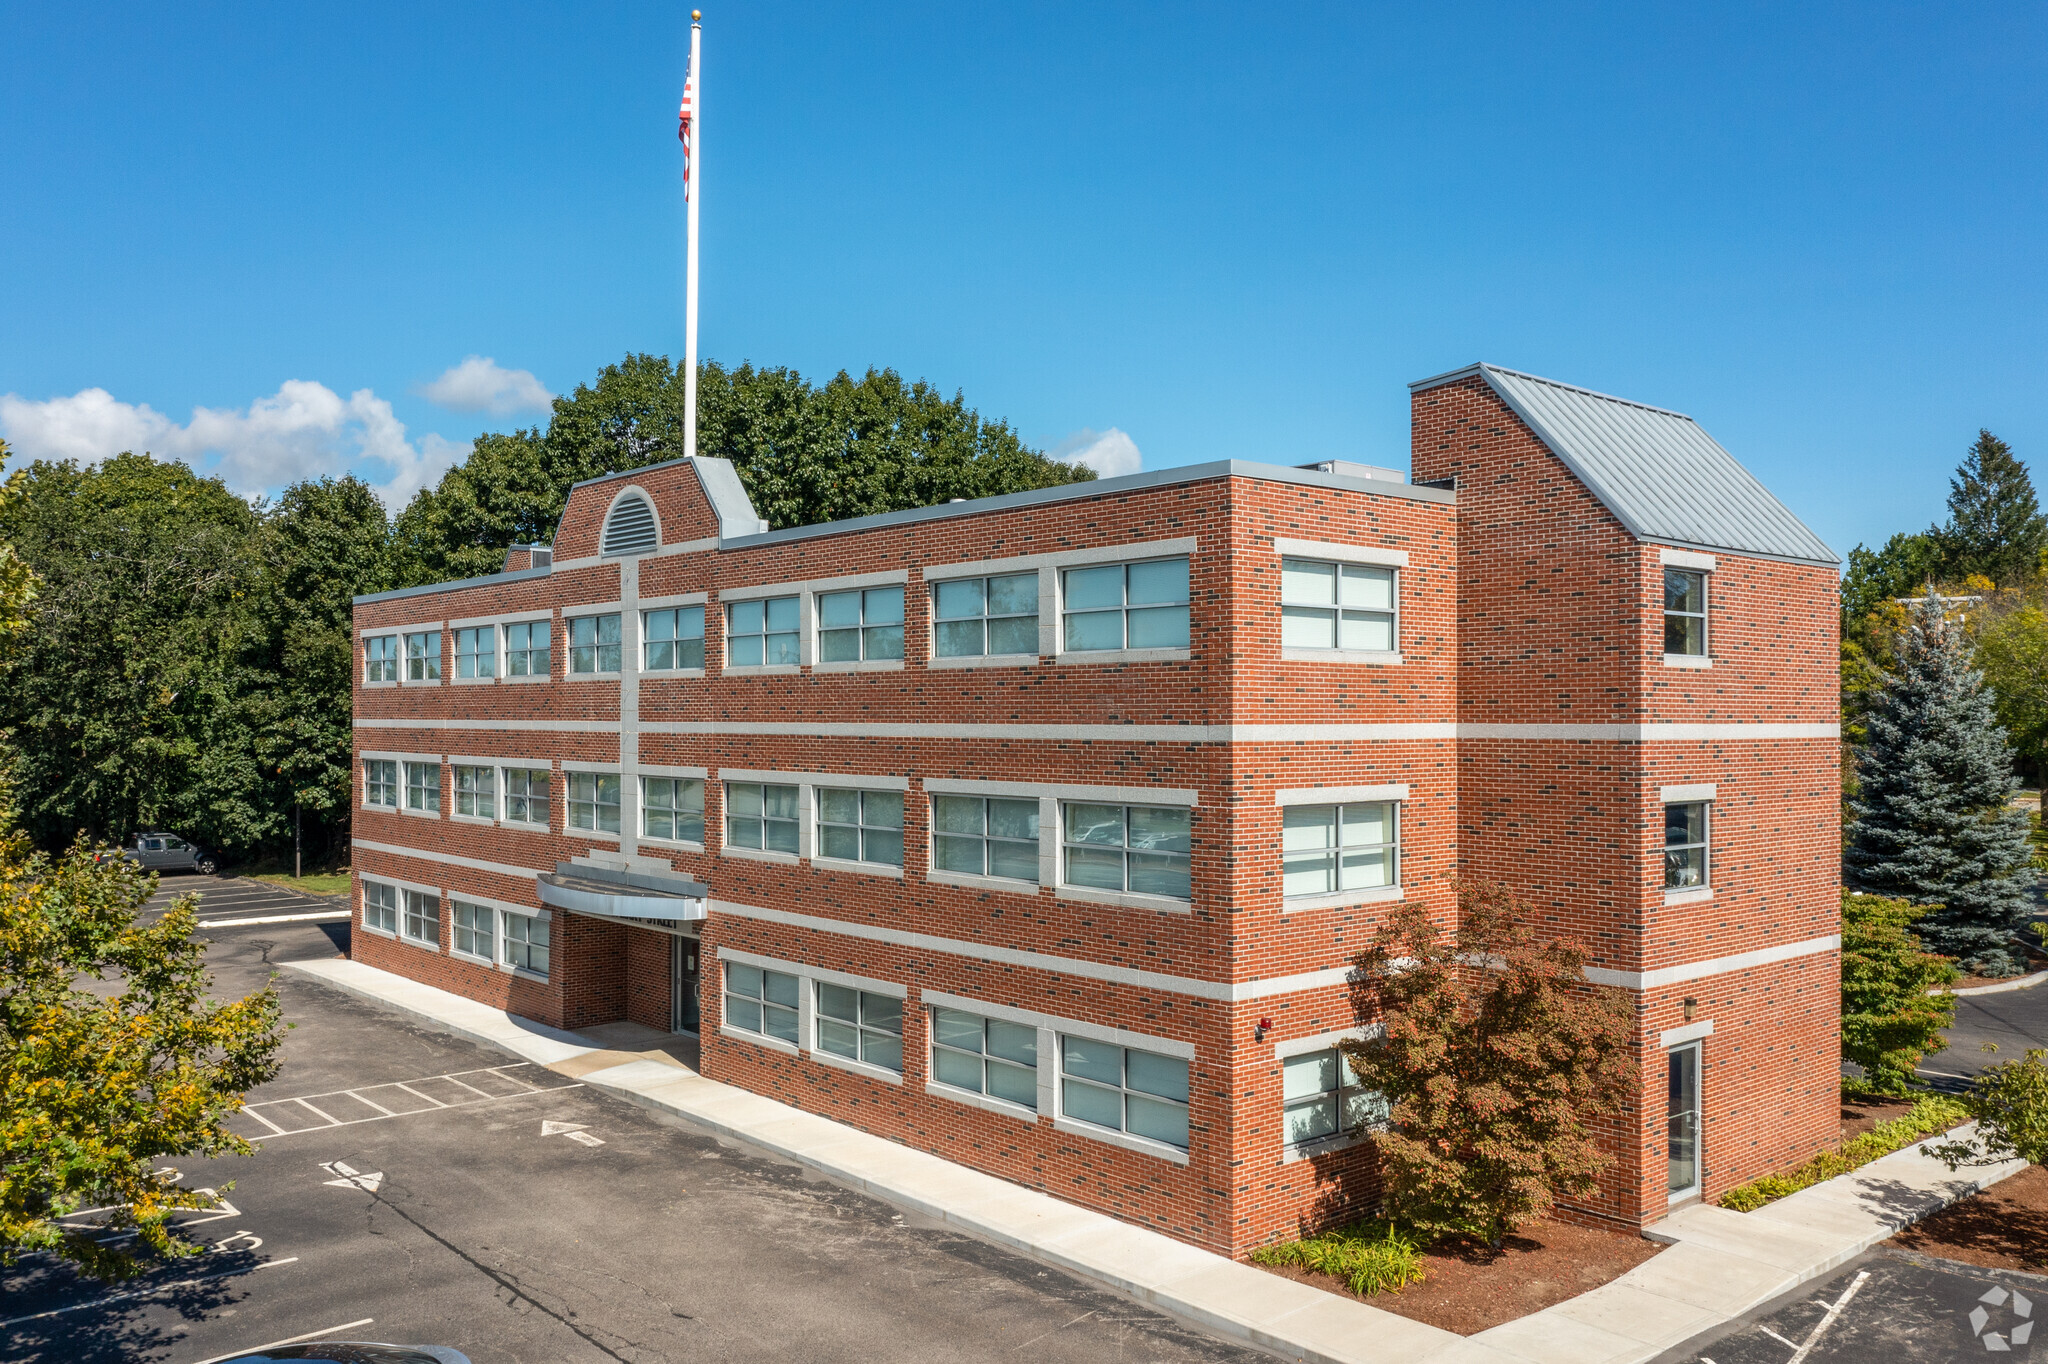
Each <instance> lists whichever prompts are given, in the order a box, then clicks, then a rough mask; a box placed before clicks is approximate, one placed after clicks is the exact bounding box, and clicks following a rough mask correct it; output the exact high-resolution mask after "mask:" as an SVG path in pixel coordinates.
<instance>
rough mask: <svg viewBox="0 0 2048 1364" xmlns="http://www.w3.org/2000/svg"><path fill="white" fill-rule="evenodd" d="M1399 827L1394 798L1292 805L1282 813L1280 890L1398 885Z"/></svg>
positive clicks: (1300, 891)
mask: <svg viewBox="0 0 2048 1364" xmlns="http://www.w3.org/2000/svg"><path fill="white" fill-rule="evenodd" d="M1399 830H1400V813H1399V809H1398V807H1397V806H1396V805H1395V804H1394V802H1392V801H1376V802H1373V803H1371V804H1364V805H1290V806H1288V807H1287V808H1286V809H1284V810H1282V811H1281V812H1280V885H1281V889H1280V893H1281V894H1282V895H1283V896H1289V897H1294V896H1303V895H1328V894H1331V893H1332V892H1335V891H1343V890H1370V889H1372V888H1373V887H1375V886H1393V885H1399V884H1400V881H1401V868H1400V859H1399V849H1400V841H1399V839H1400V834H1399Z"/></svg>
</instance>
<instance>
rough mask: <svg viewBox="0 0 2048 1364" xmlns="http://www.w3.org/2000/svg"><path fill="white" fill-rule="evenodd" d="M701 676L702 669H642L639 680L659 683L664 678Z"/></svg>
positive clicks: (702, 673)
mask: <svg viewBox="0 0 2048 1364" xmlns="http://www.w3.org/2000/svg"><path fill="white" fill-rule="evenodd" d="M703 675H704V670H703V669H702V668H642V669H641V670H640V680H641V681H642V682H659V681H660V680H661V679H662V678H665V677H702V676H703Z"/></svg>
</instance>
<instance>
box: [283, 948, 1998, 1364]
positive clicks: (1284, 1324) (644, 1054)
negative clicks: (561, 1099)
mask: <svg viewBox="0 0 2048 1364" xmlns="http://www.w3.org/2000/svg"><path fill="white" fill-rule="evenodd" d="M285 964H286V965H287V966H288V967H290V968H291V969H293V970H297V971H300V972H303V973H305V974H306V975H309V976H312V977H313V978H315V979H317V980H321V981H324V982H326V983H327V984H330V985H333V986H336V987H338V988H340V989H342V990H346V991H348V992H349V993H351V994H354V995H357V996H360V997H361V998H364V999H367V1000H370V1001H372V1002H374V1003H378V1004H382V1005H385V1006H386V1007H389V1008H393V1009H396V1010H398V1011H400V1012H402V1013H406V1014H410V1015H411V1016H413V1017H414V1018H417V1019H419V1020H421V1021H422V1022H425V1023H427V1024H430V1025H432V1026H434V1027H437V1028H441V1029H444V1030H446V1031H449V1032H453V1033H455V1034H457V1035H459V1036H463V1037H467V1038H469V1039H470V1040H472V1041H475V1042H479V1043H482V1044H484V1045H486V1046H492V1047H496V1048H499V1049H500V1050H503V1051H507V1052H510V1053H511V1054H513V1055H515V1056H518V1057H520V1058H521V1059H524V1060H528V1061H533V1062H537V1063H539V1064H541V1065H545V1066H549V1067H552V1068H556V1069H559V1070H563V1071H565V1072H567V1073H571V1074H575V1075H576V1076H577V1077H578V1078H580V1079H581V1080H582V1081H583V1082H584V1083H585V1084H588V1085H591V1086H593V1087H595V1088H598V1089H603V1090H607V1091H609V1092H611V1093H613V1094H617V1095H619V1096H620V1097H622V1098H625V1099H628V1100H630V1101H631V1102H633V1103H636V1104H639V1105H641V1106H642V1107H645V1108H650V1109H654V1110H657V1111H659V1112H664V1113H669V1114H673V1115H674V1116H676V1117H679V1118H683V1119H685V1120H687V1121H689V1122H691V1123H693V1124H695V1125H697V1126H699V1127H703V1128H707V1129H709V1130H711V1131H714V1132H719V1133H722V1134H724V1135H726V1136H729V1137H732V1138H734V1139H736V1140H739V1141H744V1142H747V1143H748V1144H750V1145H753V1146H757V1147H761V1148H764V1149H766V1150H769V1151H773V1152H775V1153H776V1154H778V1155H782V1156H785V1157H787V1158H789V1159H791V1160H794V1161H797V1162H798V1163H800V1164H803V1165H807V1166H809V1167H811V1168H812V1169H815V1170H818V1171H820V1172H821V1173H823V1174H825V1175H827V1176H829V1177H831V1178H832V1179H835V1180H837V1181H839V1182H841V1183H844V1184H847V1185H849V1186H851V1187H854V1188H857V1189H861V1190H863V1191H865V1192H868V1193H871V1194H873V1195H874V1196H876V1197H877V1198H881V1199H883V1200H885V1201H887V1202H890V1203H893V1204H896V1205H897V1206H899V1207H905V1208H911V1209H914V1210H915V1211H918V1212H921V1213H924V1214H925V1215H927V1216H929V1217H933V1218H936V1219H938V1220H940V1221H943V1222H947V1223H950V1224H952V1225H954V1226H957V1227H960V1228H962V1229H963V1230H966V1231H970V1232H973V1233H975V1234H976V1235H978V1236H982V1237H985V1238H987V1239H989V1240H991V1241H995V1242H997V1243H998V1244H1000V1245H1004V1246H1008V1247H1010V1248H1012V1249H1014V1250H1018V1251H1021V1252H1022V1253H1024V1254H1026V1255H1029V1256H1031V1257H1033V1258H1034V1259H1037V1260H1040V1261H1043V1262H1044V1263H1046V1264H1050V1265H1055V1266H1058V1267H1059V1268H1061V1269H1065V1270H1068V1271H1070V1272H1072V1273H1075V1274H1079V1275H1081V1276H1083V1277H1086V1278H1089V1279H1092V1280H1094V1281H1096V1282H1098V1283H1103V1284H1107V1285H1109V1286H1110V1287H1112V1288H1116V1289H1119V1290H1121V1291H1123V1292H1126V1293H1128V1294H1130V1295H1131V1296H1132V1297H1134V1298H1137V1299H1138V1300H1139V1301H1141V1302H1144V1303H1147V1304H1149V1305H1150V1306H1153V1307H1156V1308H1159V1309H1160V1310H1162V1311H1165V1312H1170V1313H1172V1314H1173V1315H1175V1316H1178V1317H1181V1318H1183V1319H1184V1320H1187V1321H1191V1322H1195V1323H1197V1324H1199V1325H1201V1326H1202V1327H1204V1328H1206V1329H1208V1330H1211V1331H1214V1332H1216V1333H1217V1334H1219V1335H1222V1336H1226V1337H1229V1338H1232V1339H1235V1340H1243V1341H1249V1342H1251V1343H1253V1344H1255V1345H1260V1346H1263V1347H1265V1348H1267V1349H1269V1350H1273V1351H1275V1352H1276V1353H1278V1354H1280V1355H1281V1356H1283V1357H1285V1358H1288V1359H1294V1360H1301V1361H1314V1362H1315V1364H1395V1362H1396V1361H1400V1364H1638V1362H1639V1361H1643V1360H1648V1359H1652V1358H1654V1357H1655V1356H1656V1355H1658V1354H1659V1353H1661V1352H1662V1351H1664V1350H1666V1349H1669V1348H1670V1347H1671V1346H1673V1345H1676V1344H1678V1343H1680V1342H1681V1341H1684V1340H1686V1339H1689V1338H1690V1337H1692V1336H1694V1335H1696V1334H1698V1333H1699V1332H1701V1331H1704V1330H1706V1329H1708V1328H1709V1327H1712V1326H1715V1325H1718V1324H1719V1323H1721V1322H1723V1321H1726V1320H1728V1319H1730V1318H1733V1317H1737V1316H1740V1315H1742V1314H1743V1313H1744V1312H1747V1311H1749V1310H1750V1309H1751V1308H1753V1307H1756V1306H1758V1305H1759V1304H1761V1303H1764V1302H1768V1301H1769V1300H1770V1299H1772V1298H1774V1297H1777V1296H1778V1295H1779V1294H1781V1293H1785V1292H1788V1291H1790V1290H1791V1289H1793V1288H1796V1287H1797V1286H1798V1285H1800V1284H1801V1283H1804V1282H1806V1281H1807V1280H1809V1279H1812V1278H1815V1277H1818V1276H1819V1275H1822V1274H1825V1273H1826V1272H1828V1271H1829V1270H1831V1269H1833V1268H1835V1267H1837V1266H1839V1265H1841V1264H1843V1263H1845V1262H1847V1261H1848V1260H1851V1259H1853V1258H1855V1257H1856V1256H1857V1255H1859V1254H1861V1253H1862V1252H1863V1251H1865V1250H1867V1249H1869V1248H1870V1247H1871V1246H1873V1245H1875V1244H1877V1243H1878V1242H1879V1241H1882V1240H1884V1239H1885V1238H1886V1237H1888V1236H1890V1235H1891V1234H1892V1233H1893V1232H1894V1231H1896V1230H1898V1229H1899V1228H1900V1227H1902V1226H1905V1225H1907V1224H1908V1223H1910V1222H1913V1221H1916V1220H1917V1219H1919V1218H1921V1217H1924V1216H1926V1215H1927V1214H1928V1213H1930V1212H1933V1211H1935V1210H1936V1209H1938V1208H1940V1207H1942V1206H1944V1205H1946V1204H1947V1203H1949V1202H1951V1201H1953V1200H1954V1199H1956V1198H1959V1197H1961V1196H1963V1195H1964V1194H1967V1193H1971V1192H1974V1191H1975V1190H1977V1189H1979V1188H1982V1187H1984V1186H1985V1185H1987V1184H1991V1183H1994V1182H1996V1181H1997V1180H1999V1179H2003V1178H2005V1177H2006V1176H2007V1175H2010V1174H2014V1173H2017V1172H2018V1171H2019V1170H2021V1169H2023V1168H2025V1166H2024V1164H2023V1163H2020V1162H2013V1163H2011V1164H2008V1165H2003V1166H1996V1167H1992V1168H1991V1169H1989V1170H1983V1171H1976V1172H1960V1173H1958V1174H1954V1175H1951V1174H1949V1173H1948V1171H1947V1170H1945V1169H1944V1168H1943V1167H1942V1166H1941V1165H1939V1164H1937V1163H1936V1162H1934V1161H1932V1160H1928V1159H1926V1158H1924V1157H1922V1156H1921V1155H1920V1153H1919V1151H1918V1149H1917V1148H1908V1149H1906V1150H1904V1151H1900V1152H1896V1153H1894V1154H1892V1155H1889V1156H1886V1157H1884V1158H1883V1159H1882V1160H1878V1161H1874V1162H1872V1163H1871V1164H1869V1165H1866V1166H1864V1167H1863V1168H1862V1169H1861V1170H1858V1171H1856V1172H1855V1173H1854V1174H1850V1175H1845V1176H1842V1177H1841V1178H1839V1179H1835V1180H1831V1181H1829V1182H1828V1183H1826V1184H1822V1185H1818V1186H1816V1187H1814V1188H1811V1189H1807V1190H1804V1191H1802V1192H1800V1193H1797V1194H1794V1195H1792V1196H1791V1197H1790V1198H1786V1199H1782V1200H1780V1201H1779V1202H1777V1203H1774V1204H1771V1205H1770V1206H1769V1207H1766V1208H1763V1209H1760V1210H1759V1211H1757V1212H1754V1213H1747V1214H1744V1213H1734V1212H1728V1211H1726V1210H1725V1209H1722V1208H1714V1207H1705V1206H1695V1207H1689V1208H1684V1209H1681V1210H1680V1211H1679V1212H1677V1213H1674V1214H1673V1215H1672V1216H1671V1217H1670V1218H1669V1219H1667V1220H1666V1221H1664V1222H1662V1223H1660V1224H1658V1226H1657V1228H1656V1229H1655V1232H1654V1234H1653V1235H1654V1239H1656V1240H1659V1241H1666V1242H1669V1243H1670V1244H1669V1247H1668V1249H1666V1250H1664V1251H1663V1252H1662V1253H1661V1254H1659V1255H1657V1256H1656V1257H1655V1258H1654V1259H1651V1260H1649V1261H1647V1262H1645V1263H1643V1264H1641V1265H1638V1266H1637V1267H1636V1268H1635V1269H1633V1270H1631V1271H1629V1272H1628V1273H1627V1274H1624V1275H1623V1276H1621V1277H1620V1278H1618V1279H1616V1280H1615V1281H1613V1282H1612V1283H1609V1284H1605V1285H1603V1286H1602V1287H1600V1288H1596V1289H1594V1290H1592V1291H1591V1292H1588V1293H1583V1294H1581V1295H1580V1296H1578V1297H1576V1298H1572V1299H1570V1300H1569V1301H1566V1302H1562V1303H1559V1304H1557V1305H1556V1306H1555V1307H1550V1308H1546V1309H1545V1310H1543V1311H1541V1312H1537V1313H1533V1314H1531V1315H1530V1316H1527V1317H1523V1318H1521V1319H1520V1320H1519V1321H1512V1322H1509V1323H1507V1324H1506V1325H1503V1326H1496V1327H1494V1328H1493V1329H1491V1330H1489V1331H1484V1332H1481V1333H1480V1334H1478V1335H1476V1336H1472V1337H1461V1336H1457V1335H1454V1334H1452V1333H1451V1332H1449V1331H1443V1330H1439V1329H1438V1328H1436V1327H1433V1326H1425V1325H1423V1324H1422V1323H1420V1322H1415V1321H1410V1320H1409V1319H1408V1318H1406V1317H1402V1316H1397V1315H1395V1314H1394V1313H1391V1312H1385V1311H1382V1310H1380V1309H1379V1308H1376V1307H1371V1306H1368V1305H1367V1304H1365V1303H1361V1302H1357V1301H1355V1300H1353V1299H1350V1298H1346V1297H1340V1296H1338V1295H1336V1294H1332V1293H1326V1292H1323V1291H1322V1290H1320V1289H1316V1288H1310V1287H1308V1286H1306V1285H1304V1284H1298V1283H1295V1282H1293V1281H1291V1280H1288V1279H1283V1278H1280V1277H1278V1276H1277V1275H1273V1274H1268V1273H1266V1272H1264V1271H1263V1270H1259V1269H1255V1268H1253V1267H1251V1266H1250V1265H1244V1264H1238V1263H1236V1262H1234V1261H1231V1260H1228V1259H1225V1258H1223V1257H1222V1256H1219V1255H1214V1254H1211V1253H1210V1252H1208V1251H1203V1250H1197V1249H1195V1248H1194V1247H1193V1246H1189V1245H1185V1244H1183V1243H1181V1242H1179V1241H1176V1240H1173V1239H1172V1238H1171V1237H1167V1236H1162V1235H1160V1234H1159V1233H1157V1232H1151V1231H1146V1230H1144V1229H1143V1228H1141V1227H1135V1226H1131V1225H1130V1224H1128V1223H1125V1222H1120V1221H1118V1220H1116V1219H1115V1218H1113V1217H1108V1216H1105V1215H1103V1214H1101V1213H1097V1212H1091V1211H1089V1210H1087V1209H1085V1208H1078V1207H1075V1206H1073V1205H1071V1204H1068V1203H1063V1202H1061V1201H1060V1200H1059V1199H1056V1198H1053V1197H1052V1196H1050V1195H1048V1194H1042V1193H1037V1192H1035V1191H1033V1190H1030V1189H1026V1188H1023V1187H1022V1186H1020V1185H1016V1184H1012V1183H1010V1182H1008V1181H1007V1180H1002V1179H997V1178H996V1177H994V1176H993V1175H985V1174H982V1173H980V1172H979V1171H976V1170H970V1169H968V1168H967V1167H965V1166H962V1165H956V1164H954V1163H953V1162H952V1161H948V1160H944V1159H941V1158H940V1157H938V1156H933V1155H928V1154H926V1153H925V1152H922V1151H915V1150H912V1149H911V1148H909V1147H907V1146H901V1145H898V1144H897V1143H895V1142H893V1141H889V1140H887V1139H885V1138H882V1137H875V1136H870V1135H868V1134H866V1133H864V1132H860V1131H857V1130H855V1129H854V1128H851V1127H847V1126H845V1125H843V1124H841V1123H837V1122H834V1121H832V1120H831V1119H829V1118H822V1117H819V1116H818V1115H816V1114H814V1113H806V1112H803V1111H802V1110H800V1109H796V1108H791V1107H789V1106H788V1105H786V1104H782V1103H778V1102H776V1101H775V1100H773V1099H768V1098H763V1097H762V1096H760V1095H758V1094H752V1093H749V1092H747V1091H746V1090H743V1089H735V1088H733V1087H732V1086H730V1085H724V1084H720V1083H718V1082H717V1081H714V1080H707V1079H705V1078H704V1077H703V1076H701V1075H699V1074H697V1073H696V1072H695V1071H693V1070H691V1069H689V1068H687V1067H686V1066H685V1065H684V1064H683V1063H682V1061H681V1060H679V1059H678V1057H677V1055H676V1053H675V1051H674V1049H663V1050H659V1051H656V1050H652V1049H649V1050H641V1049H637V1048H635V1049H630V1050H624V1049H620V1048H619V1047H618V1046H617V1045H616V1043H615V1041H614V1039H615V1038H616V1037H617V1035H616V1034H610V1035H608V1034H605V1032H604V1030H596V1029H594V1030H592V1031H593V1032H594V1033H597V1034H598V1035H597V1036H594V1037H593V1036H585V1035H579V1034H576V1033H571V1032H564V1031H561V1030H559V1029H555V1028H548V1027H543V1026H542V1025H540V1024H538V1023H532V1022H529V1021H527V1020H525V1019H522V1018H518V1017H515V1016H513V1015H511V1014H508V1013H505V1012H504V1011H502V1010H499V1009H493V1008H490V1007H489V1006H487V1005H483V1004H478V1003H476V1002H475V1001H473V1000H467V999H464V998H462V997H461V996H459V995H455V994H451V993H449V992H448V991H446V990H440V989H436V988H434V987H433V986H430V985H422V984H419V983H418V982H416V981H411V980H407V979H405V978H404V977H402V976H398V975H393V974H392V973H390V972H388V971H380V970H377V969H376V968H374V967H370V966H364V965H362V964H360V963H358V962H352V961H346V960H341V959H329V960H321V961H301V962H288V963H285Z"/></svg>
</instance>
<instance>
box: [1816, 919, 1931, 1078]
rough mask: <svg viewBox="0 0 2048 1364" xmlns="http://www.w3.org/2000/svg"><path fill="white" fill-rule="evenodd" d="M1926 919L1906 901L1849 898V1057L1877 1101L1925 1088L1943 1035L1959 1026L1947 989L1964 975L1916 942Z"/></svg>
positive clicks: (1845, 1032) (1845, 934) (1845, 1003)
mask: <svg viewBox="0 0 2048 1364" xmlns="http://www.w3.org/2000/svg"><path fill="white" fill-rule="evenodd" d="M1926 914H1927V907H1926V906H1924V905H1914V904H1908V903H1907V902H1906V901H1904V900H1887V899H1884V898H1883V897H1882V896H1877V895H1858V894H1855V893H1853V892H1851V893H1846V894H1844V895H1843V896H1842V1056H1843V1059H1845V1060H1848V1061H1853V1062H1855V1063H1856V1064H1857V1065H1858V1066H1860V1067H1861V1068H1862V1070H1863V1083H1864V1085H1865V1087H1866V1088H1868V1089H1869V1091H1870V1092H1871V1093H1873V1094H1904V1093H1906V1092H1907V1091H1908V1090H1910V1089H1912V1088H1913V1087H1914V1086H1915V1085H1917V1084H1918V1083H1919V1081H1918V1079H1917V1077H1916V1076H1915V1074H1914V1072H1915V1070H1917V1069H1918V1067H1919V1065H1920V1061H1921V1058H1923V1057H1925V1056H1926V1055H1928V1054H1929V1053H1931V1052H1937V1051H1941V1050H1943V1049H1945V1048H1946V1047H1947V1046H1948V1041H1947V1039H1945V1038H1944V1037H1943V1036H1942V1035H1941V1034H1942V1030H1943V1029H1944V1028H1946V1027H1948V1026H1949V1024H1951V1023H1953V1022H1955V1017H1956V998H1955V996H1954V995H1952V994H1949V993H1947V992H1946V991H1945V990H1942V989H1941V987H1943V986H1946V985H1952V984H1954V983H1955V980H1956V976H1957V971H1956V968H1955V965H1954V964H1953V963H1952V962H1950V961H1949V960H1948V958H1946V957H1939V956H1936V955H1934V954H1933V953H1931V952H1928V951H1926V950H1924V949H1923V948H1922V947H1921V945H1920V940H1919V939H1918V938H1916V937H1915V936H1914V935H1913V925H1914V924H1915V923H1917V922H1918V921H1919V920H1920V919H1921V918H1923V917H1924V916H1925V915H1926ZM1929 991H1935V993H1931V994H1930V993H1929Z"/></svg>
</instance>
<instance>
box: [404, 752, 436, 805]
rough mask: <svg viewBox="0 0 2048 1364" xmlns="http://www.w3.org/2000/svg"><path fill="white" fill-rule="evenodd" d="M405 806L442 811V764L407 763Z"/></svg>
mask: <svg viewBox="0 0 2048 1364" xmlns="http://www.w3.org/2000/svg"><path fill="white" fill-rule="evenodd" d="M405 808H406V809H408V810H426V811H430V812H431V813H433V814H437V815H438V814H440V813H441V764H439V763H407V764H406V765H405Z"/></svg>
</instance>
